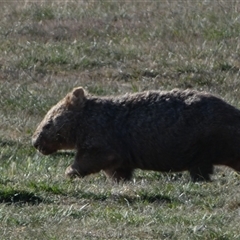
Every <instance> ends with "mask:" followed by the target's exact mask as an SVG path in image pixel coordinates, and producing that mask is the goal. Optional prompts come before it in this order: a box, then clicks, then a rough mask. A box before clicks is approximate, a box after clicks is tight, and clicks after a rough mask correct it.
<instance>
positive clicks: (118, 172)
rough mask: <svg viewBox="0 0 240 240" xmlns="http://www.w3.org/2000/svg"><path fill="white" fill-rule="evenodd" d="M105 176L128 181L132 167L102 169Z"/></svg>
mask: <svg viewBox="0 0 240 240" xmlns="http://www.w3.org/2000/svg"><path fill="white" fill-rule="evenodd" d="M104 172H105V174H106V175H107V177H108V178H109V179H111V180H113V181H115V182H120V181H128V180H131V178H132V173H133V169H129V168H117V169H111V170H110V169H107V170H104Z"/></svg>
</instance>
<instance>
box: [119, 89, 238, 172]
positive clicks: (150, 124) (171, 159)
mask: <svg viewBox="0 0 240 240" xmlns="http://www.w3.org/2000/svg"><path fill="white" fill-rule="evenodd" d="M118 101H119V102H120V103H121V104H122V106H124V107H123V109H124V110H122V111H121V112H119V116H118V118H116V125H115V126H116V129H117V131H118V137H119V138H118V139H120V140H122V141H121V145H122V146H121V148H120V149H124V154H126V155H127V156H126V159H128V163H127V164H130V165H131V164H132V165H133V166H135V167H139V168H142V169H150V170H159V171H181V170H186V169H189V168H191V167H192V166H196V165H199V162H200V164H201V162H202V161H206V162H209V163H211V164H214V163H215V164H222V163H224V162H226V159H227V158H231V156H232V155H233V154H235V155H236V154H237V155H238V156H239V157H240V151H239V150H238V149H239V144H240V111H239V110H237V109H236V108H234V107H232V106H231V105H229V104H227V103H226V102H224V101H223V100H221V99H219V98H217V97H215V96H213V95H210V94H207V93H199V92H196V91H190V90H186V91H180V90H173V91H171V92H162V93H159V92H148V93H140V94H136V95H130V96H126V97H123V98H122V99H120V100H118ZM125 150H126V151H125Z"/></svg>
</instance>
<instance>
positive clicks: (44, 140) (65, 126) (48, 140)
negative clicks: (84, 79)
mask: <svg viewBox="0 0 240 240" xmlns="http://www.w3.org/2000/svg"><path fill="white" fill-rule="evenodd" d="M85 100H86V98H85V93H84V90H83V88H82V87H78V88H74V89H73V91H72V92H70V93H69V94H67V96H66V97H65V98H63V99H62V100H61V101H60V102H58V103H57V104H56V105H55V106H53V107H52V108H51V109H50V110H49V111H48V113H47V114H46V116H45V117H44V119H43V120H42V122H41V123H40V124H39V126H38V127H37V129H36V131H35V133H34V134H33V137H32V144H33V146H34V147H35V148H37V149H38V150H39V151H40V152H41V153H43V154H45V155H48V154H51V153H54V152H56V151H57V150H60V149H73V148H74V147H75V139H76V134H75V132H76V128H75V127H76V116H77V113H78V112H79V111H80V110H81V109H82V107H83V106H84V103H85Z"/></svg>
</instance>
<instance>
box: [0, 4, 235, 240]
mask: <svg viewBox="0 0 240 240" xmlns="http://www.w3.org/2000/svg"><path fill="white" fill-rule="evenodd" d="M239 12H240V2H239V1H237V0H235V1H232V0H230V1H214V0H213V1H187V0H186V1H177V0H175V1H167V0H166V1H165V0H164V1H141V2H140V1H125V2H123V1H118V2H117V1H116V2H115V1H71V2H67V1H58V0H55V1H46V2H42V1H36V2H33V1H27V0H25V1H24V0H23V1H1V2H0V103H1V107H0V116H1V118H0V119H1V122H0V163H1V164H0V236H1V237H0V238H1V239H19V240H20V239H24V240H25V239H58V240H59V239H134V240H136V239H189V240H194V239H201V240H202V239H215V240H232V239H240V228H239V227H240V225H239V220H240V175H239V174H237V173H235V172H233V171H231V170H230V169H227V168H224V167H218V168H216V170H215V174H214V176H213V182H211V183H200V184H196V183H195V184H194V183H191V182H190V177H189V175H188V173H181V174H165V173H155V172H147V171H136V172H135V175H134V179H133V181H131V182H129V183H124V184H123V183H121V184H113V183H111V182H109V181H107V180H106V178H105V176H104V174H102V173H100V174H96V175H92V176H89V177H86V178H84V179H77V180H74V181H70V180H68V179H66V178H65V176H64V171H65V168H66V167H67V166H68V165H69V164H70V163H71V161H72V160H73V157H74V153H72V152H59V153H56V154H54V155H52V156H43V155H41V154H39V153H37V152H36V150H35V149H34V148H33V147H32V146H31V136H32V134H33V132H34V130H35V128H36V126H37V125H38V123H39V122H40V121H41V119H42V118H43V116H44V115H45V113H46V111H47V110H48V109H49V108H50V107H51V106H52V105H53V104H55V103H56V102H57V101H58V100H60V99H61V98H62V97H63V96H64V95H65V94H66V93H67V92H68V91H70V90H71V89H72V88H73V87H76V86H83V87H84V88H86V89H87V90H88V91H89V92H90V93H92V94H96V95H108V94H112V95H117V94H122V93H125V92H137V91H141V90H148V89H168V90H169V89H172V88H176V87H177V88H183V89H185V88H194V89H198V90H206V91H210V92H212V93H214V94H216V95H219V96H221V97H222V98H224V99H225V100H226V101H228V102H229V103H231V104H232V105H234V106H236V107H239V108H240V78H239V75H240V15H239Z"/></svg>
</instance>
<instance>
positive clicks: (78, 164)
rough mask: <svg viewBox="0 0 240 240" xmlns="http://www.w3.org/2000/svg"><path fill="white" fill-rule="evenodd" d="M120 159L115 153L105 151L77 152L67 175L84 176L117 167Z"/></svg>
mask: <svg viewBox="0 0 240 240" xmlns="http://www.w3.org/2000/svg"><path fill="white" fill-rule="evenodd" d="M119 163H120V161H117V158H116V157H115V156H114V154H111V153H108V152H107V153H104V152H100V151H92V152H91V151H89V152H87V153H86V152H85V153H84V154H80V153H77V155H76V157H75V160H74V162H73V164H72V165H70V166H69V167H68V168H67V169H66V171H65V175H66V176H67V177H70V178H74V177H84V176H87V175H89V174H92V173H97V172H100V171H101V170H105V169H109V168H112V167H114V168H115V167H117V165H118V164H119Z"/></svg>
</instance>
